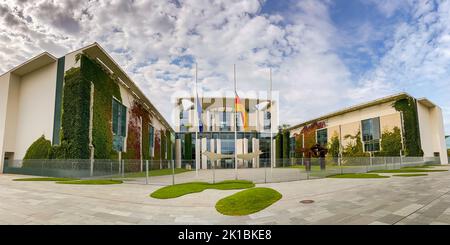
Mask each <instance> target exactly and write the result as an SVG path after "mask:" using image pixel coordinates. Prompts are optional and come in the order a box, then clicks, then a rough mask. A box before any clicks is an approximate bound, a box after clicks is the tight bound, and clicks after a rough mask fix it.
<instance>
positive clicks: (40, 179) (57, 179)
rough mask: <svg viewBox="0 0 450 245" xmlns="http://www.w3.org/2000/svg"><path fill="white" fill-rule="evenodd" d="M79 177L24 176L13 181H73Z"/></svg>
mask: <svg viewBox="0 0 450 245" xmlns="http://www.w3.org/2000/svg"><path fill="white" fill-rule="evenodd" d="M73 180H77V179H72V178H52V177H48V178H47V177H44V178H23V179H13V181H73Z"/></svg>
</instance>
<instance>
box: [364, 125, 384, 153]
mask: <svg viewBox="0 0 450 245" xmlns="http://www.w3.org/2000/svg"><path fill="white" fill-rule="evenodd" d="M361 125H362V140H363V143H364V151H367V152H374V151H379V150H380V118H379V117H376V118H371V119H367V120H363V121H362V122H361Z"/></svg>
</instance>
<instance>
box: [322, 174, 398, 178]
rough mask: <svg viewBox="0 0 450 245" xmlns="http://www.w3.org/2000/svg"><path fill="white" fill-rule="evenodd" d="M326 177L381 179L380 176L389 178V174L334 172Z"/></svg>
mask: <svg viewBox="0 0 450 245" xmlns="http://www.w3.org/2000/svg"><path fill="white" fill-rule="evenodd" d="M327 178H336V179H381V178H389V176H383V175H379V174H335V175H330V176H327Z"/></svg>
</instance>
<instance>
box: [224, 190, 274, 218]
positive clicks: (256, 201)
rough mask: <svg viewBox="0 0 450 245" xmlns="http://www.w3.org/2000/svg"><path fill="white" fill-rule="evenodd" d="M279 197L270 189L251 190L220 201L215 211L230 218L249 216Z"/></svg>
mask: <svg viewBox="0 0 450 245" xmlns="http://www.w3.org/2000/svg"><path fill="white" fill-rule="evenodd" d="M281 197H282V195H281V194H280V193H279V192H278V191H276V190H274V189H271V188H263V187H258V188H252V189H248V190H244V191H240V192H238V193H236V194H233V195H231V196H228V197H225V198H223V199H220V200H219V201H218V202H217V203H216V210H217V211H218V212H219V213H221V214H224V215H230V216H242V215H249V214H253V213H257V212H259V211H261V210H263V209H265V208H267V207H269V206H270V205H272V204H274V203H275V202H277V201H278V200H280V199H281Z"/></svg>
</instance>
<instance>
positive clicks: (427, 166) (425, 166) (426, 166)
mask: <svg viewBox="0 0 450 245" xmlns="http://www.w3.org/2000/svg"><path fill="white" fill-rule="evenodd" d="M433 167H435V166H431V165H423V166H411V167H403V168H402V169H405V168H406V169H410V168H419V169H420V168H433Z"/></svg>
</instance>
